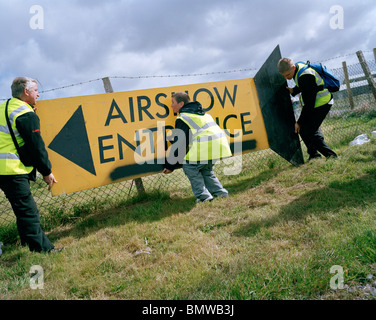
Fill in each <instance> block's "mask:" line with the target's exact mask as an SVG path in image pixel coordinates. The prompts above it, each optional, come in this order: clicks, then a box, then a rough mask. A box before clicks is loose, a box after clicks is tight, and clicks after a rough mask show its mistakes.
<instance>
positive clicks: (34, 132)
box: [16, 112, 51, 176]
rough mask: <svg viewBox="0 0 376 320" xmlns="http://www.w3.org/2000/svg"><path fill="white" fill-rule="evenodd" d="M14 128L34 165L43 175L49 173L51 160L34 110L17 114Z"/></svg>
mask: <svg viewBox="0 0 376 320" xmlns="http://www.w3.org/2000/svg"><path fill="white" fill-rule="evenodd" d="M16 128H17V130H18V132H19V133H20V135H21V137H22V139H23V140H24V141H25V146H26V148H27V150H28V151H29V152H30V154H31V157H32V159H33V164H34V167H35V168H36V169H37V170H38V171H39V172H40V173H41V174H42V175H43V176H48V175H49V174H50V173H51V162H50V160H49V159H48V153H47V150H46V147H45V145H44V141H43V139H42V136H41V134H40V122H39V117H38V116H37V115H36V113H34V112H27V113H25V114H23V115H21V116H19V117H18V118H17V120H16Z"/></svg>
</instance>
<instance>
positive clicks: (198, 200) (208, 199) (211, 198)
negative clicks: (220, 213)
mask: <svg viewBox="0 0 376 320" xmlns="http://www.w3.org/2000/svg"><path fill="white" fill-rule="evenodd" d="M213 199H214V198H213V197H208V198H206V199H205V200H201V199H197V200H196V203H200V202H206V201H212V200H213Z"/></svg>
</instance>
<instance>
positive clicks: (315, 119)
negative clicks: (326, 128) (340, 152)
mask: <svg viewBox="0 0 376 320" xmlns="http://www.w3.org/2000/svg"><path fill="white" fill-rule="evenodd" d="M331 107H332V106H331V105H329V104H326V105H323V106H321V107H318V108H314V109H313V111H312V112H311V113H310V118H309V120H308V121H307V122H306V123H304V124H301V126H300V136H301V137H302V139H303V142H304V144H305V145H306V147H307V152H308V154H309V158H310V159H312V158H318V157H321V155H320V153H321V154H322V155H323V156H324V157H326V158H329V157H337V154H336V153H335V152H334V151H333V150H332V149H330V148H329V146H328V145H327V144H326V143H325V141H324V136H323V134H322V133H321V131H320V129H319V128H320V126H321V124H322V122H323V121H324V119H325V117H326V116H327V114H328V113H329V110H330V108H331ZM319 152H320V153H319Z"/></svg>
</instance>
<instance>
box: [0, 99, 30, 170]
mask: <svg viewBox="0 0 376 320" xmlns="http://www.w3.org/2000/svg"><path fill="white" fill-rule="evenodd" d="M5 106H6V101H5V102H3V103H2V104H0V175H16V174H28V173H30V172H31V171H32V170H33V167H26V166H25V165H24V164H23V163H22V162H21V160H20V158H19V156H18V153H17V149H16V147H15V145H14V143H13V140H12V136H11V135H10V131H9V128H8V125H7V120H6V118H5ZM27 112H34V110H33V108H32V107H31V106H30V105H29V104H28V103H26V102H23V101H22V100H19V99H16V98H13V99H11V100H10V101H9V105H8V116H9V121H10V124H11V127H12V129H13V132H14V135H15V137H16V140H17V142H18V145H19V146H20V147H21V146H23V145H24V144H25V141H24V140H23V139H22V138H21V136H20V134H19V132H18V130H17V128H16V119H17V118H18V117H19V116H20V115H22V114H25V113H27Z"/></svg>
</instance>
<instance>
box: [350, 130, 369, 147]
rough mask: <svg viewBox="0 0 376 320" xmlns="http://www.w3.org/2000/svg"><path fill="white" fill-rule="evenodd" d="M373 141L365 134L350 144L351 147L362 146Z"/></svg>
mask: <svg viewBox="0 0 376 320" xmlns="http://www.w3.org/2000/svg"><path fill="white" fill-rule="evenodd" d="M370 141H371V139H368V137H367V134H366V133H363V134H361V135H359V136H357V137H356V138H355V139H354V140H353V141H351V142H350V147H352V146H357V145H361V144H364V143H367V142H370Z"/></svg>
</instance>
